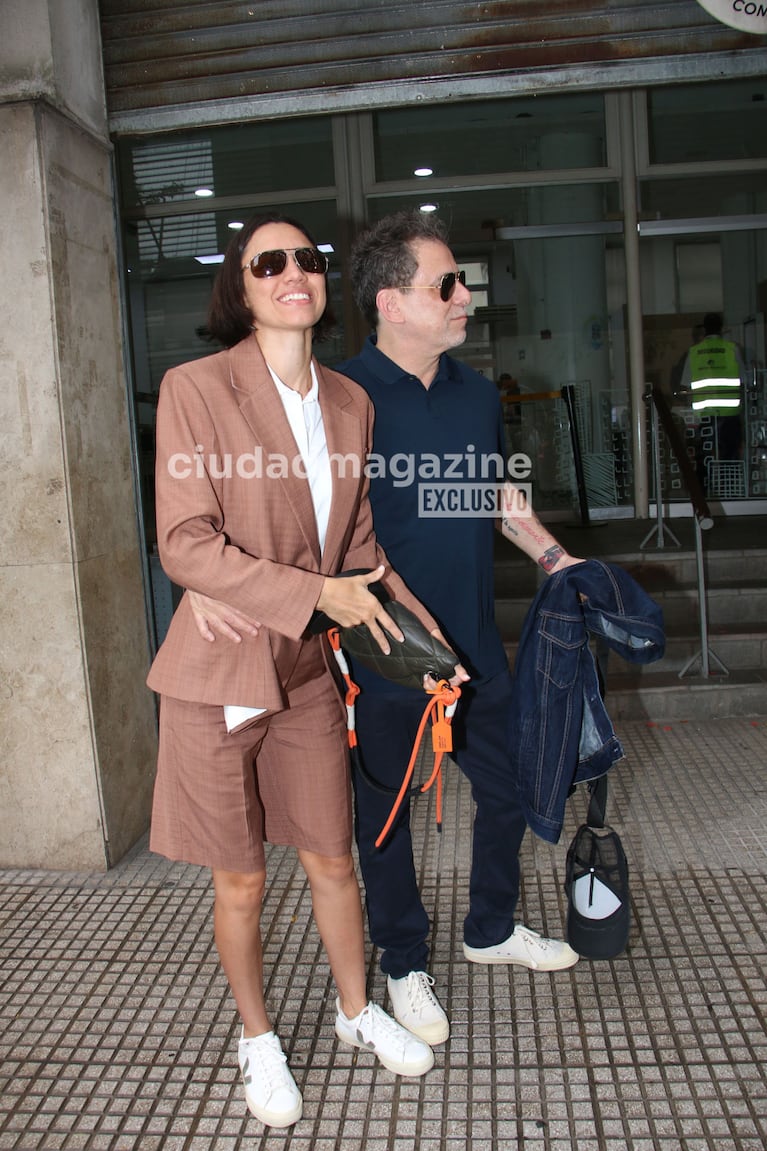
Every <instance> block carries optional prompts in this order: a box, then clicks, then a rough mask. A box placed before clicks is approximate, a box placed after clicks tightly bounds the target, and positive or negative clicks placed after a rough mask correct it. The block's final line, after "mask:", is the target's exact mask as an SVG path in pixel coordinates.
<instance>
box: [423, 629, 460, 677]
mask: <svg viewBox="0 0 767 1151" xmlns="http://www.w3.org/2000/svg"><path fill="white" fill-rule="evenodd" d="M431 635H432V636H433V638H434V639H436V640H438V641H439V642H440V643H441V644H442V646H443V647H446V648H447V650H448V651H452V650H453V649H452V648H451V646H450V644H449V643H448V642H447V640H446V639H445V637H444V636H443V634H442V632H441V631H440V630H439V628H438V627H435V629H434V631H433V632H431ZM457 658H458V657H457V656H456V659H457ZM470 679H471V676H470V675H469V673H468V672H467V670H466V668H465V667H464V666H463V664H462V663H456V665H455V674H454V675H451V677H450V679H449V680H448V683H449V684H450V686H451V687H460V686H461V684H462V683H467V682H468V681H469V680H470ZM423 686H424V687H425V688H426V690H427V691H435V690H436V687H437V681H436V679H434V677H433V676H431V675H425V676H424V677H423Z"/></svg>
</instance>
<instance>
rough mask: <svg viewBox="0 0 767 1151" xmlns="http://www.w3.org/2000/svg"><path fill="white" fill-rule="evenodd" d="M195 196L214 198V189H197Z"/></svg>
mask: <svg viewBox="0 0 767 1151" xmlns="http://www.w3.org/2000/svg"><path fill="white" fill-rule="evenodd" d="M194 194H195V196H201V197H203V196H212V195H213V189H212V188H195V190H194Z"/></svg>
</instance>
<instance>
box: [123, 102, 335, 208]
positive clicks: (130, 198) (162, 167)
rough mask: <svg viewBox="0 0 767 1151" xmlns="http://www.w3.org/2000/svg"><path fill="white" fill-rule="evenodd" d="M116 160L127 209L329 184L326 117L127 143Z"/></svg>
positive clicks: (331, 179) (330, 154)
mask: <svg viewBox="0 0 767 1151" xmlns="http://www.w3.org/2000/svg"><path fill="white" fill-rule="evenodd" d="M117 154H118V163H119V167H120V180H121V188H122V195H123V204H124V207H125V208H126V209H131V208H137V207H143V206H151V205H153V204H168V203H183V202H184V201H190V200H194V198H195V193H196V191H197V189H199V188H208V189H210V191H212V192H213V194H214V195H215V196H217V197H221V196H248V195H250V196H252V195H255V194H258V193H261V192H272V191H275V192H279V191H280V189H288V188H311V187H318V188H319V187H322V186H323V185H326V186H330V185H333V184H334V183H335V175H334V171H333V147H332V140H331V120H330V117H327V118H322V119H320V118H318V117H310V118H308V119H301V120H268V121H265V122H262V123H258V124H232V125H228V126H225V127H220V128H215V129H214V128H210V129H205V130H199V129H196V130H194V131H186V132H173V133H168V134H167V135H165V136H159V137H154V138H150V139H145V138H143V137H142V138H137V139H130V138H128V139H124V140H120V141H119V143H118V148H117Z"/></svg>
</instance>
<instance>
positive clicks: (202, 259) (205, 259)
mask: <svg viewBox="0 0 767 1151" xmlns="http://www.w3.org/2000/svg"><path fill="white" fill-rule="evenodd" d="M195 260H196V261H197V263H198V264H223V262H224V253H223V252H221V253H219V254H218V255H216V256H195Z"/></svg>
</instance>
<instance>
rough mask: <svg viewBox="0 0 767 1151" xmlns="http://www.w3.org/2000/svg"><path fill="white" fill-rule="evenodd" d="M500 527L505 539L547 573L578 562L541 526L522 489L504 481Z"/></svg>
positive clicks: (578, 561)
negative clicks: (505, 483)
mask: <svg viewBox="0 0 767 1151" xmlns="http://www.w3.org/2000/svg"><path fill="white" fill-rule="evenodd" d="M500 530H501V534H502V535H503V536H505V538H506V539H507V540H509V541H510V542H511V543H513V544H514V546H515V547H518V548H519V549H520V551H523V552H524V553H525V555H528V556H530V559H532V560H534V561H535V563H537V564H538V566H539V567H540V568H542V569H543V571H545V572H546V574H547V575H548V574H549V573H551V572H553V571H554V570H555V569H556V568H557V567H568V566H569V565H570V564H571V563H580V560H576V559H574V558H573V557H572V556H570V555H569V554H568V552H567V551H566V550H565V548H563V547H562V545H561V544H560V543H559V541H558V540H556V539H555V538H554V536H553V535H552V534H551V532H550V531H549V530H548V529H547V528H545V527H544V526H543V524H542V523H541V521H540V520H539V519H538V516H537V515H536V514H535V512H534V511H533V508H532V505H531V504H530V503H528V501H527V498H526V496H525V495H524V493H523V492H521V491H520V490H519V489H518V488H515V487H514V486H513V484H507V485H506V487H505V489H504V508H503V516H502V518H501V520H500Z"/></svg>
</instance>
